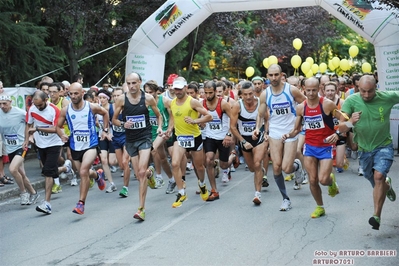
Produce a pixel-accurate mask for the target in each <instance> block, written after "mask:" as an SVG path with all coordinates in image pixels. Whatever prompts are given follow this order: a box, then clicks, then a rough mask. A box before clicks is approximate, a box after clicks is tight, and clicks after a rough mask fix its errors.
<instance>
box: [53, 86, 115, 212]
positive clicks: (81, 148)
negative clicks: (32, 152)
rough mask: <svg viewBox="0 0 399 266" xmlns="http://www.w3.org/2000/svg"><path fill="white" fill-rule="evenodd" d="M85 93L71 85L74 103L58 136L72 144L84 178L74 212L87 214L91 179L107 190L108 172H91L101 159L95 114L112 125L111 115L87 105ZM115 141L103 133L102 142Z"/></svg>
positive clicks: (63, 112)
mask: <svg viewBox="0 0 399 266" xmlns="http://www.w3.org/2000/svg"><path fill="white" fill-rule="evenodd" d="M83 95H84V90H83V88H82V85H81V84H80V83H78V82H75V83H73V84H71V86H70V88H69V97H70V98H71V103H70V104H69V105H68V106H67V107H64V108H62V110H61V114H60V118H59V120H58V126H57V134H58V136H60V137H61V139H62V140H63V141H64V142H67V141H68V140H69V143H70V144H69V145H70V148H71V154H72V159H73V160H74V163H75V165H76V168H77V170H78V172H79V175H80V179H81V182H80V195H79V201H78V203H77V204H76V207H75V208H74V209H73V210H72V212H74V213H76V214H80V215H82V214H84V207H85V202H86V197H87V193H88V191H89V183H90V178H93V179H95V181H96V182H97V185H98V188H99V189H100V190H104V189H105V181H104V171H103V170H102V169H98V170H97V172H95V171H94V170H91V165H92V163H93V161H94V160H95V159H96V157H97V146H98V137H97V134H96V125H95V118H94V115H95V114H100V115H103V116H104V124H105V125H108V124H109V117H108V112H107V111H106V110H105V109H104V108H102V107H101V106H99V105H98V104H92V103H89V102H87V101H83ZM65 120H66V121H67V123H68V127H69V129H70V131H71V135H70V136H69V137H68V136H67V135H66V134H65V133H64V132H63V131H62V128H63V126H64V122H65ZM104 138H107V139H109V140H110V139H111V137H110V136H109V134H108V127H107V128H104V129H103V133H102V136H101V138H100V139H104Z"/></svg>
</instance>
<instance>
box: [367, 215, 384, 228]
mask: <svg viewBox="0 0 399 266" xmlns="http://www.w3.org/2000/svg"><path fill="white" fill-rule="evenodd" d="M380 223H381V220H380V217H378V216H376V215H373V217H371V218H370V219H369V224H370V225H371V226H372V227H371V228H372V229H374V230H380Z"/></svg>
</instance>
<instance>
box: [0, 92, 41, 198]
mask: <svg viewBox="0 0 399 266" xmlns="http://www.w3.org/2000/svg"><path fill="white" fill-rule="evenodd" d="M11 102H12V100H11V96H9V95H8V94H6V93H2V94H0V108H1V111H0V121H2V122H1V123H0V134H1V135H2V137H3V140H4V142H3V145H5V148H6V154H8V157H9V159H10V165H9V168H8V169H9V171H10V173H11V175H12V176H13V177H14V179H15V182H17V184H18V187H19V191H20V192H21V194H20V198H21V205H30V204H35V203H36V201H37V199H38V198H39V194H38V193H37V191H36V190H35V189H34V188H33V187H32V184H31V183H30V181H29V178H28V177H27V176H26V173H25V167H24V156H25V154H26V151H27V149H28V146H27V144H26V143H25V142H24V141H25V125H26V122H25V118H26V112H25V111H24V110H22V109H19V108H16V107H12V105H11ZM5 121H7V122H6V123H5ZM3 178H4V177H3ZM5 180H6V179H2V183H6V182H7V183H9V182H12V181H10V180H8V181H5Z"/></svg>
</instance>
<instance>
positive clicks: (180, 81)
mask: <svg viewBox="0 0 399 266" xmlns="http://www.w3.org/2000/svg"><path fill="white" fill-rule="evenodd" d="M184 86H187V81H186V80H183V79H179V78H176V79H175V80H174V81H173V88H174V89H183V88H184Z"/></svg>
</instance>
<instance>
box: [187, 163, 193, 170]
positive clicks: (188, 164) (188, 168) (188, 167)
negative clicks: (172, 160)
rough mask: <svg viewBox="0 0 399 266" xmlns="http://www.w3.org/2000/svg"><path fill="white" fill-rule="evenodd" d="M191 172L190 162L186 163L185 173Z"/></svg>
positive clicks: (191, 164)
mask: <svg viewBox="0 0 399 266" xmlns="http://www.w3.org/2000/svg"><path fill="white" fill-rule="evenodd" d="M191 170H193V163H192V162H187V165H186V171H191Z"/></svg>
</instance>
